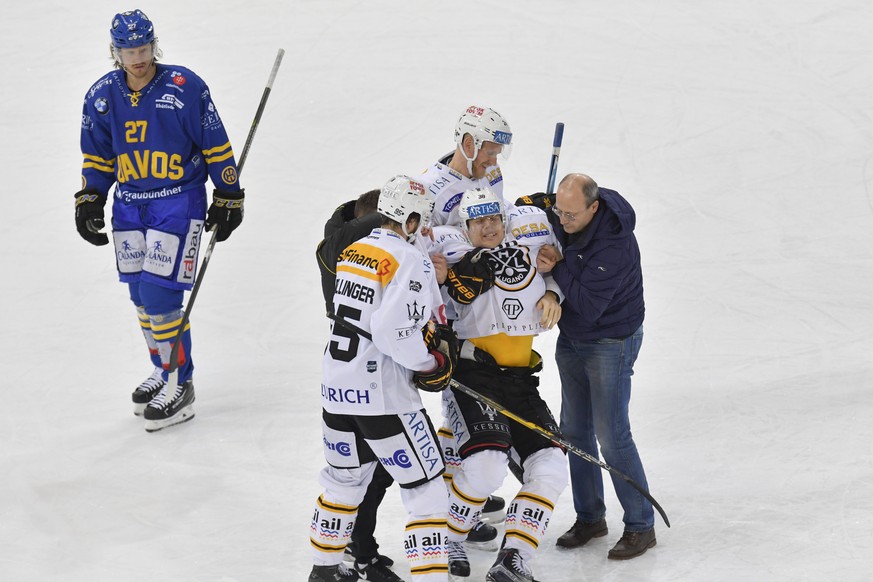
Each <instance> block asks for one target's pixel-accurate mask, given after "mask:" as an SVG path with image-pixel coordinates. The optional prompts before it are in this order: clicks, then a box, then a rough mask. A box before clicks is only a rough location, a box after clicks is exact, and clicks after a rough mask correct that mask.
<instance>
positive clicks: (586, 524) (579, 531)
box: [557, 519, 609, 548]
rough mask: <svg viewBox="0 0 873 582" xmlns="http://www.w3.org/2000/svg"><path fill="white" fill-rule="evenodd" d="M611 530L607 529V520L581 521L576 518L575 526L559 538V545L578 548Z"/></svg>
mask: <svg viewBox="0 0 873 582" xmlns="http://www.w3.org/2000/svg"><path fill="white" fill-rule="evenodd" d="M607 533H609V530H608V529H606V520H605V519H601V520H600V521H581V520H578V519H577V520H576V523H574V524H573V527H571V528H570V529H568V530H567V533H565V534H564V535H562V536H561V537H559V538H558V542H557V545H559V546H561V547H562V548H578V547H581V546H584V545H585V544H587V543H588V541H589V540H590V539H591V538H602V537H603V536H605V535H606V534H607Z"/></svg>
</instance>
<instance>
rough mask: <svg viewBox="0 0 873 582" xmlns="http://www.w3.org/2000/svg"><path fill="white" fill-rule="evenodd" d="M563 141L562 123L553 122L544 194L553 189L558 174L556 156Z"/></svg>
mask: <svg viewBox="0 0 873 582" xmlns="http://www.w3.org/2000/svg"><path fill="white" fill-rule="evenodd" d="M563 141H564V124H563V123H561V122H558V123H556V124H555V138H554V139H553V140H552V160H551V162H549V182H548V184H547V185H546V194H551V193H552V192H554V191H555V177H556V176H557V174H558V156H560V155H561V143H562V142H563Z"/></svg>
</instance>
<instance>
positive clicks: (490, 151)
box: [472, 141, 503, 180]
mask: <svg viewBox="0 0 873 582" xmlns="http://www.w3.org/2000/svg"><path fill="white" fill-rule="evenodd" d="M502 151H503V146H502V145H500V144H499V143H494V142H493V141H486V142H485V143H483V144H482V147H481V148H479V153H478V154H476V159H475V160H473V164H472V166H473V167H472V173H473V176H472V177H473V179H475V180H478V179H480V178H482V177H483V176H485V172H486V171H487V169H488V168H490V167H492V166H496V165H497V156H499V155H500V153H501V152H502Z"/></svg>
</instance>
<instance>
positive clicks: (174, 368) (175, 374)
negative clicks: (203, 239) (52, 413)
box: [166, 48, 285, 403]
mask: <svg viewBox="0 0 873 582" xmlns="http://www.w3.org/2000/svg"><path fill="white" fill-rule="evenodd" d="M284 56H285V49H281V48H280V49H279V52H278V53H277V54H276V61H275V62H274V63H273V70H272V71H270V78H269V79H268V80H267V86H266V87H264V94H263V95H261V102H260V104H259V105H258V111H257V112H256V113H255V119H254V121H252V127H251V129H249V135H248V138H247V139H246V144H245V146H243V150H242V154H240V156H239V163H238V164H237V165H236V172H237V176H239V174H242V169H243V165H245V163H246V158H247V157H248V155H249V148H251V146H252V140H254V138H255V131H257V129H258V124H259V123H260V122H261V116H262V115H263V114H264V107H265V106H266V105H267V98H268V97H269V96H270V91H271V90H272V88H273V81H275V80H276V74H277V73H278V72H279V65H281V64H282V57H284ZM210 230H211V232H212V238H210V239H209V245H208V246H207V247H206V252H205V253H204V255H203V264H202V265H200V272H199V273H197V278H196V279H195V280H194V287H193V288H192V289H191V296H190V297H189V298H188V305H187V306H185V313H184V315H182V324H181V325H180V326H179V330H178V331H177V332H176V337H175V338H174V339H173V349H172V351H171V352H170V366H169V369H168V374H169V375H168V377H167V386H168V388H167V399H166V402H167V403H169V402H172V400H173V399H174V398H175V397H176V391H175V388H173V391H172V392H170V388H169V387H171V386H172V387H174V386H176V384H177V383H178V381H179V346H180V345H181V344H182V341H181V337H182V333H183V332H184V331H185V326H187V325H188V320H189V319H190V317H191V310H192V309H193V308H194V300H195V299H197V292H198V290H199V289H200V284H201V283H203V277H204V276H205V275H206V267H208V266H209V258H210V257H211V256H212V250H213V249H214V248H215V243H216V240H217V237H218V231H217V230H216V229H215V226H213V227H212V228H211V229H210Z"/></svg>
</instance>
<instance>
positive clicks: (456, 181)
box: [415, 154, 512, 226]
mask: <svg viewBox="0 0 873 582" xmlns="http://www.w3.org/2000/svg"><path fill="white" fill-rule="evenodd" d="M451 157H452V155H451V154H449V155H448V156H445V157H443V158H442V159H441V160H440V161H438V162H436V163H435V164H434V165H432V166H430V167H428V168H427V169H426V170H425V171H424V173H422V174H421V175H420V176H417V177H416V178H415V179H416V180H418V181H419V182H421V183H422V184H424V185H425V186H427V189H428V191H429V192H430V193H431V194H433V198H434V208H433V218H431V226H440V225H443V224H448V225H451V226H458V225H459V224H460V223H461V221H460V219H459V218H458V204H460V202H461V196H463V195H464V192H466V191H467V190H472V189H474V188H485V187H486V186H487V187H489V188H491V189H492V190H493V191H494V193H495V194H497V195H498V196H500V197H501V198H503V174H501V173H500V166H492V167H490V168H488V172H487V173H486V174H485V176H483V177H482V178H480V179H478V180H474V179H472V178H467V177H466V176H464V175H463V174H460V173H458V172H456V171H455V170H453V169H451V168H450V167H449V166H448V161H449V160H450V159H451ZM506 206H507V208H509V207H510V206H512V205H511V204H510V203H509V202H508V201H506Z"/></svg>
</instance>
